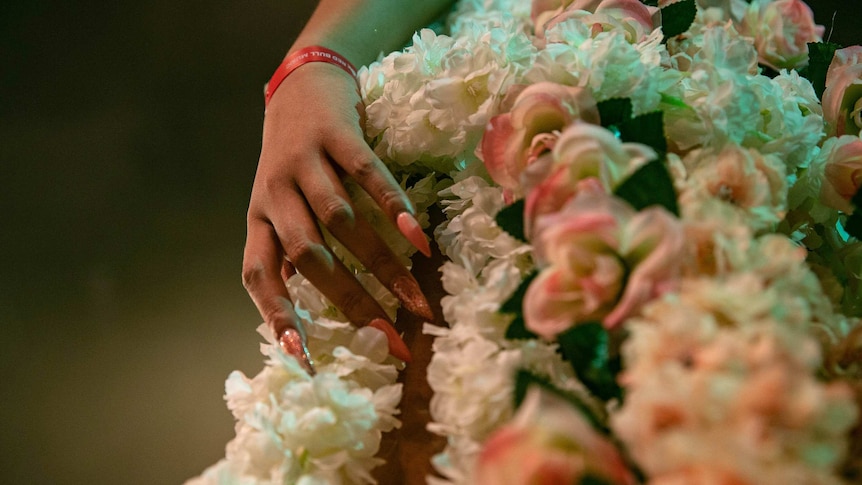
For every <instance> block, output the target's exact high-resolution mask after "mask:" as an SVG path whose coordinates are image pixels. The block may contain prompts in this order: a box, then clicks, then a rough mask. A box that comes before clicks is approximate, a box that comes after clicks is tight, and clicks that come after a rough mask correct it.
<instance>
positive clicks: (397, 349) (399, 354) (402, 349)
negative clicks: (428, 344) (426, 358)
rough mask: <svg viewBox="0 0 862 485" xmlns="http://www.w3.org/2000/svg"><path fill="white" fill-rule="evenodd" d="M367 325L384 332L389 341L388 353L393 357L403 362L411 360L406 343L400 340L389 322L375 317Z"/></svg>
mask: <svg viewBox="0 0 862 485" xmlns="http://www.w3.org/2000/svg"><path fill="white" fill-rule="evenodd" d="M368 326H369V327H374V328H376V329H377V330H380V331H381V332H383V333H384V334H386V340H388V341H389V353H390V354H392V356H393V357H395V358H397V359H399V360H402V361H404V362H410V361H411V360H413V358H412V357H411V356H410V350H409V349H408V348H407V344H405V343H404V340H402V339H401V336H400V335H398V331H397V330H395V327H393V326H392V325H390V324H389V322H387V321H386V320H383V319H382V318H375V319H374V320H372V321H371V323H369V324H368Z"/></svg>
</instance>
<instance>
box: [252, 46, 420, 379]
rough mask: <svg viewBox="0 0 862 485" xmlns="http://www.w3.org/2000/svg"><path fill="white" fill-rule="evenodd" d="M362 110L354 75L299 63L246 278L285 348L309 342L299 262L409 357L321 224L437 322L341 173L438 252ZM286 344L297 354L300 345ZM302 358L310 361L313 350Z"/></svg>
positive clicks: (279, 113) (278, 120) (276, 101)
mask: <svg viewBox="0 0 862 485" xmlns="http://www.w3.org/2000/svg"><path fill="white" fill-rule="evenodd" d="M363 115H364V109H363V106H362V102H361V99H360V97H359V93H358V91H357V88H356V83H355V80H354V79H352V78H351V76H350V75H349V74H347V73H345V72H343V71H342V70H341V69H339V68H337V67H335V66H332V65H328V64H325V63H309V64H306V65H304V66H302V67H301V68H299V69H297V70H296V71H294V72H293V73H292V74H291V75H290V76H288V77H287V78H286V79H285V80H284V82H283V83H282V84H281V86H280V87H279V88H278V90H277V91H276V92H275V94H274V95H273V96H272V98H271V100H270V103H269V106H268V107H267V111H266V117H265V120H264V126H263V144H262V149H261V154H260V160H259V162H258V167H257V174H256V175H255V180H254V185H253V187H252V193H251V201H250V203H249V210H248V228H247V231H248V232H247V239H246V246H245V253H244V257H243V272H242V276H243V284H244V286H245V287H246V289H247V291H248V293H249V295H250V296H251V298H252V300H253V301H254V303H255V305H256V306H257V308H258V311H259V312H260V314H261V316H262V317H263V318H264V320H265V321H266V323H267V324H268V325H269V326H270V327H271V328H272V330H273V331H274V332H275V334H276V338H278V339H279V341H280V342H282V345H283V346H285V345H284V342H283V337H284V335H285V333H287V334H289V335H295V332H297V331H298V333H299V334H300V335H302V336H303V340H304V332H303V331H302V330H303V329H302V328H301V323H300V321H299V319H298V318H297V317H296V315H295V314H294V312H293V310H292V308H291V306H290V302H289V299H288V298H289V296H288V292H287V289H286V287H285V284H284V277H287V276H289V275H290V274H292V271H293V269H294V268H295V269H296V270H297V271H299V272H300V273H301V274H303V275H304V276H305V277H306V278H307V279H308V280H309V281H310V282H311V283H312V284H313V285H314V286H315V287H316V288H317V289H318V290H320V292H321V293H323V295H325V296H326V297H327V298H328V299H329V300H330V301H331V302H332V303H333V304H334V305H335V306H336V307H338V308H339V309H340V310H341V311H342V313H344V315H345V316H346V317H347V318H348V319H349V320H350V322H352V323H353V324H355V325H358V326H364V325H369V324H370V325H373V326H375V327H377V328H380V329H381V330H384V332H385V333H386V334H387V338H388V339H389V348H390V352H391V353H392V354H393V355H395V356H396V357H398V358H400V359H401V360H405V361H408V360H409V359H410V355H409V351H408V350H407V348H406V346H405V345H404V343H403V341H402V340H401V339H400V337H399V336H398V333H397V332H396V331H395V329H394V328H392V326H391V324H389V322H388V321H387V316H386V313H385V312H384V311H383V309H382V308H381V307H380V305H379V304H378V303H377V301H376V300H375V299H374V298H372V297H371V295H369V294H368V293H367V292H366V291H365V289H364V288H363V287H362V285H360V283H359V282H358V281H357V280H356V278H354V276H353V274H352V273H351V272H350V270H348V269H347V268H346V267H345V266H344V265H343V264H342V263H341V261H340V260H338V258H336V257H334V256H333V254H332V252H331V250H330V248H329V247H327V246H326V244H325V243H324V239H323V237H322V235H321V233H320V230H319V229H318V225H317V223H318V221H319V222H320V223H321V224H322V225H323V226H324V227H326V229H328V230H329V231H330V232H331V233H332V235H333V236H335V237H336V238H337V239H338V240H339V241H340V242H341V243H342V244H343V245H344V246H345V247H346V248H347V249H348V250H350V252H351V253H353V255H354V256H356V258H357V259H358V260H359V261H360V262H362V264H363V265H364V266H365V267H366V269H367V270H369V271H370V272H371V273H373V274H374V275H375V276H376V277H377V279H378V280H379V281H380V282H381V283H382V284H383V285H384V286H386V287H387V288H388V289H389V290H390V291H391V292H392V293H393V294H394V295H395V296H396V297H398V298H399V299H400V300H401V301H402V302H403V304H404V306H405V308H407V309H408V310H409V311H411V312H412V313H414V314H417V315H419V316H422V317H423V318H426V319H428V320H432V319H433V314H432V312H431V309H430V306H429V305H428V302H427V300H426V299H425V296H424V295H423V294H422V292H421V290H420V289H419V285H418V283H417V282H416V280H415V278H413V276H412V275H411V274H410V272H409V271H407V269H406V268H405V267H403V266H402V265H401V264H400V263H399V262H398V260H397V258H396V256H395V255H394V254H393V253H392V251H391V249H390V248H389V247H388V246H387V245H386V244H385V243H384V242H383V241H382V240H381V238H380V237H379V236H378V235H377V233H376V232H375V231H374V229H373V227H372V226H371V225H370V224H369V223H368V221H367V220H366V219H365V218H364V217H363V216H362V215H361V214H359V213H357V212H356V211H355V210H354V208H353V205H352V204H351V201H350V198H349V196H348V194H347V191H346V190H345V188H344V186H343V185H342V182H341V177H343V176H350V177H352V178H353V179H354V180H355V181H356V182H357V183H358V184H359V185H360V186H361V187H362V188H363V189H364V190H365V191H366V192H368V194H369V195H370V196H371V197H372V198H373V199H374V200H375V201H376V202H377V203H378V204H379V206H380V207H381V209H382V210H383V211H384V212H385V213H386V214H387V215H388V216H389V218H390V220H392V221H393V222H395V223H396V225H397V226H398V227H399V229H400V230H401V232H402V233H404V234H405V236H406V237H407V238H408V239H409V240H410V241H411V242H412V243H413V244H414V245H415V246H416V247H417V248H419V249H420V250H422V251H423V252H424V253H426V254H428V253H430V248H429V247H428V242H427V240H426V239H425V235H424V234H423V233H422V230H421V227H420V226H419V224H418V223H417V222H416V219H415V217H414V214H415V213H414V210H415V209H414V208H413V206H412V204H411V202H410V200H409V199H408V198H407V195H406V194H405V193H404V191H403V190H401V188H400V186H399V185H398V183H397V182H396V181H395V179H394V178H393V177H392V175H391V174H390V173H389V171H388V170H387V169H386V167H385V166H384V165H383V163H382V162H381V161H380V160H379V159H378V158H377V157H376V156H375V154H374V152H373V151H372V150H371V149H370V148H369V146H368V145H367V144H366V143H365V140H364V138H363V134H362V130H361V128H360V126H361V125H360V123H361V121H362V117H363ZM285 347H290V348H293V349H294V350H292V351H291V352H292V353H294V355H296V353H297V351H296V350H295V349H296V346H295V345H294V346H293V347H291V346H285ZM296 356H297V357H298V358H300V362H303V358H304V357H305V356H300V355H296ZM307 367H308V368H310V367H311V365H310V362H309V364H308V366H307Z"/></svg>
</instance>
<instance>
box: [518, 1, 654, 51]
mask: <svg viewBox="0 0 862 485" xmlns="http://www.w3.org/2000/svg"><path fill="white" fill-rule="evenodd" d="M548 7H554V8H553V9H550V8H548ZM653 10H655V9H650V7H647V6H646V5H644V4H643V3H642V2H641V1H640V0H575V1H574V2H560V1H557V2H548V1H544V0H543V1H534V2H533V20H534V22H535V25H536V26H541V27H537V29H536V31H537V32H536V34H537V36H539V37H540V38H541V37H543V36H544V31H545V30H547V29H550V28H551V27H553V26H554V25H556V24H558V23H561V22H565V21H566V20H569V19H572V18H576V19H579V20H581V21H582V22H584V23H585V24H587V25H589V26H591V27H592V30H593V32H594V34H593V35H595V34H598V33H601V32H604V31H608V30H611V29H614V28H622V30H623V31H625V32H626V36H627V37H626V39H627V40H628V41H629V42H632V43H634V42H639V41H641V40H643V39H644V38H645V37H646V35H647V34H649V33H650V32H652V30H653V18H652V17H653V13H654V12H653Z"/></svg>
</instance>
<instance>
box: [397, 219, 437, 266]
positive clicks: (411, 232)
mask: <svg viewBox="0 0 862 485" xmlns="http://www.w3.org/2000/svg"><path fill="white" fill-rule="evenodd" d="M397 222H398V230H399V231H401V234H403V235H404V237H406V238H407V240H408V241H410V244H412V245H413V246H415V247H416V249H418V250H419V251H420V252H421V253H422V254H424V255H425V256H427V257H430V256H431V246H430V245H429V244H428V239H426V238H425V233H424V232H422V226H420V225H419V221H417V220H416V218H415V217H413V214H411V213H409V212H402V213H400V214H398V218H397Z"/></svg>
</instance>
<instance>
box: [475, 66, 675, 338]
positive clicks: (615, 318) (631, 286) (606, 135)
mask: <svg viewBox="0 0 862 485" xmlns="http://www.w3.org/2000/svg"><path fill="white" fill-rule="evenodd" d="M599 121H600V120H599V115H598V111H597V109H596V102H595V100H594V99H593V98H592V96H591V95H590V93H589V91H587V90H585V89H582V88H576V87H569V86H563V85H559V84H554V83H549V82H542V83H537V84H533V85H530V86H528V87H526V88H524V89H523V90H522V91H521V92H520V93H519V94H518V96H517V97H516V99H515V100H514V102H513V104H512V108H511V110H510V111H509V112H507V113H504V114H501V115H498V116H496V117H494V118H492V119H491V121H490V123H489V125H488V129H487V131H486V132H485V136H484V138H483V139H482V144H481V155H482V158H483V160H484V162H485V166H486V167H487V169H488V172H489V173H490V175H491V177H492V178H493V179H494V181H496V182H497V183H499V184H500V185H501V186H502V187H504V188H505V189H506V191H507V194H508V197H509V198H510V199H513V198H515V197H519V196H524V197H525V214H524V215H525V227H526V232H527V236H528V238H529V239H530V240H531V242H533V244H534V245H535V252H536V256H537V259H538V261H537V262H538V264H539V267H540V268H541V272H540V274H539V276H538V278H537V279H536V280H535V282H534V283H533V284H532V285H531V287H530V289H529V291H528V292H527V294H526V297H525V300H524V312H525V313H524V317H525V320H526V324H527V327H528V328H529V329H530V330H531V331H533V332H534V333H536V334H538V335H541V336H543V337H544V338H546V339H548V340H553V339H554V338H555V336H556V335H557V334H559V333H561V332H563V331H565V330H567V329H568V328H570V327H571V326H572V325H575V324H577V323H580V322H588V321H603V322H604V323H605V325H606V326H608V327H615V326H617V325H619V324H620V322H622V321H623V320H624V319H625V318H626V317H627V316H629V315H631V314H632V313H633V312H635V311H636V310H637V309H638V308H639V306H640V305H642V304H643V303H644V302H646V301H648V300H649V299H651V298H654V297H656V296H659V295H660V294H662V293H663V292H665V291H667V290H668V289H670V288H673V286H674V281H675V280H676V279H677V276H678V267H679V259H678V258H677V257H676V256H677V255H678V254H679V253H680V251H681V250H682V229H681V226H680V224H679V223H678V222H677V221H676V220H675V218H674V217H673V216H672V215H670V214H669V213H667V212H666V211H665V210H663V209H660V208H650V209H648V210H645V211H643V212H640V213H636V212H635V211H634V209H632V208H631V207H629V206H628V205H627V204H626V203H625V202H623V201H622V200H619V199H616V198H615V197H613V196H612V195H611V193H612V191H613V190H614V188H616V187H617V186H618V185H619V184H620V183H621V182H622V181H623V180H624V179H625V178H626V177H627V176H628V175H630V174H631V173H632V172H633V171H634V170H635V169H637V168H638V167H640V166H641V165H643V164H644V163H646V162H648V161H650V160H652V159H655V158H656V157H657V155H656V153H655V151H653V150H652V149H651V148H649V147H647V146H644V145H640V144H634V143H622V142H620V141H619V139H617V138H616V136H614V134H613V133H612V132H610V131H609V130H607V129H605V128H602V127H601V126H598V124H597V123H599Z"/></svg>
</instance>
